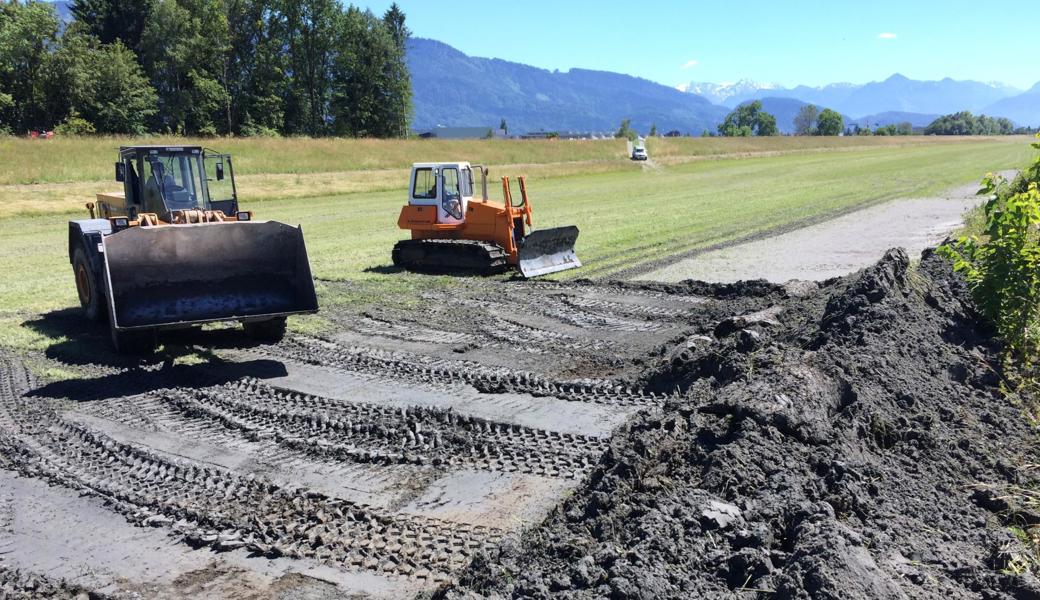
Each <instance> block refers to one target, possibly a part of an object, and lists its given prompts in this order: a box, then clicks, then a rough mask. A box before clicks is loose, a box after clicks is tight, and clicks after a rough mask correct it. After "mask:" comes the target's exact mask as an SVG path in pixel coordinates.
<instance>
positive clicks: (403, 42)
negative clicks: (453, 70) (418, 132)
mask: <svg viewBox="0 0 1040 600" xmlns="http://www.w3.org/2000/svg"><path fill="white" fill-rule="evenodd" d="M383 25H384V26H385V27H386V29H387V32H388V33H389V34H390V39H391V40H392V41H393V52H391V53H389V54H387V55H386V57H385V63H384V65H383V73H382V77H383V81H382V87H383V96H384V98H385V102H386V105H385V108H386V110H385V111H383V116H382V118H383V120H384V126H383V128H382V130H383V135H385V136H386V137H405V136H407V135H408V123H409V122H410V121H411V118H412V78H411V74H410V73H409V72H408V62H407V60H408V46H407V45H408V38H409V37H411V35H412V32H411V31H409V29H408V27H407V26H405V15H404V12H402V11H401V9H400V8H399V7H398V6H397V3H396V2H395V3H393V4H391V5H390V8H389V9H388V10H387V11H386V13H385V14H383Z"/></svg>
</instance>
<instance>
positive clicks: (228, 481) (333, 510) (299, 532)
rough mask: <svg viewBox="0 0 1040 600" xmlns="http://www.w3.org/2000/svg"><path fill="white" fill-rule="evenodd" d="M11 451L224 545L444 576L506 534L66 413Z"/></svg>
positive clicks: (118, 505) (126, 511)
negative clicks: (179, 456)
mask: <svg viewBox="0 0 1040 600" xmlns="http://www.w3.org/2000/svg"><path fill="white" fill-rule="evenodd" d="M8 451H9V452H10V453H11V454H12V455H13V458H12V460H13V462H14V463H15V464H16V465H17V466H18V468H19V470H20V471H22V472H23V473H24V474H26V475H30V476H36V477H42V478H44V479H46V480H49V481H51V482H53V483H56V484H59V485H62V486H65V487H68V488H71V489H77V490H81V491H84V492H87V493H89V494H92V495H95V496H98V497H101V498H104V499H106V500H107V501H108V502H109V503H111V506H112V508H114V509H115V510H116V511H118V512H120V513H122V514H123V515H124V516H125V517H126V518H127V519H128V520H130V521H132V522H136V523H139V524H142V525H148V526H166V527H169V528H170V529H171V530H172V531H173V532H174V533H176V534H178V535H180V536H182V537H183V538H184V540H185V541H187V542H188V543H190V544H192V545H196V546H212V547H213V548H215V549H217V550H230V549H234V548H242V547H244V548H246V549H247V550H250V551H252V552H255V553H257V554H261V555H265V556H288V557H292V558H313V559H316V560H319V561H322V562H326V563H329V564H333V565H336V566H341V567H355V568H362V569H368V570H374V571H378V572H383V573H387V574H398V575H408V576H414V577H419V578H430V579H435V580H438V579H444V578H446V577H447V575H448V574H449V573H451V572H452V571H453V570H455V569H457V568H459V567H461V566H462V565H464V564H466V562H468V560H469V558H470V557H471V555H472V554H473V553H474V552H475V551H477V550H480V549H482V548H485V547H488V546H490V545H493V544H495V543H497V542H498V541H499V540H500V539H501V537H502V535H503V534H502V532H501V531H499V530H496V529H491V528H487V527H481V526H475V525H464V524H455V523H447V522H442V521H438V520H435V519H428V518H423V517H417V516H405V515H398V514H393V513H390V512H388V511H383V510H379V509H375V508H372V507H368V506H364V505H360V504H355V503H351V502H347V501H344V500H341V499H337V498H332V497H329V496H326V495H324V494H320V493H316V492H313V491H308V490H306V489H288V488H282V487H279V486H277V485H274V484H272V483H270V482H268V481H266V480H264V479H259V478H252V477H238V476H234V475H231V474H229V473H227V472H224V471H222V470H220V469H214V468H210V467H200V466H198V465H196V464H191V463H187V462H183V463H182V462H180V461H176V462H175V461H172V460H169V459H167V458H165V457H163V456H160V455H158V454H155V453H152V452H150V451H148V450H145V449H141V448H136V447H134V446H131V445H129V444H123V443H120V442H116V441H115V440H113V439H111V438H108V437H107V436H104V435H100V434H98V433H96V432H94V431H91V430H90V429H88V428H86V427H83V426H81V425H77V424H70V423H66V422H63V421H61V420H58V421H56V422H54V423H53V425H52V427H51V428H50V430H49V432H48V435H46V436H37V437H34V438H32V439H31V440H26V441H24V442H22V443H18V442H16V443H14V444H13V447H11V448H9V449H8Z"/></svg>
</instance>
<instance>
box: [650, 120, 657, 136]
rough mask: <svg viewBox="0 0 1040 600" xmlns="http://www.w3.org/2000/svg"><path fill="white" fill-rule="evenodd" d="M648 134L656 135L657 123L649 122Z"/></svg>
mask: <svg viewBox="0 0 1040 600" xmlns="http://www.w3.org/2000/svg"><path fill="white" fill-rule="evenodd" d="M648 135H649V136H650V137H657V123H651V124H650V133H649V134H648Z"/></svg>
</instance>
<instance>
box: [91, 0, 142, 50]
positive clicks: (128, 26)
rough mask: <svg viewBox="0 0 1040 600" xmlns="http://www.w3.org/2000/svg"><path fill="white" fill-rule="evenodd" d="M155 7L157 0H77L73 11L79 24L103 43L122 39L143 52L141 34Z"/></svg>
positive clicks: (133, 48) (126, 44) (134, 48)
mask: <svg viewBox="0 0 1040 600" xmlns="http://www.w3.org/2000/svg"><path fill="white" fill-rule="evenodd" d="M154 4H155V2H154V0H73V2H72V6H71V9H72V14H73V16H74V17H76V22H78V23H80V24H82V25H84V26H86V28H87V31H88V32H89V33H91V34H93V35H94V36H95V37H96V38H98V39H99V40H101V43H102V44H111V43H112V42H115V41H116V40H120V41H122V42H123V44H124V45H125V46H127V47H129V48H131V49H132V50H134V51H135V52H140V50H141V35H142V34H143V33H144V28H145V24H146V23H147V21H148V15H149V14H151V11H152V7H153V6H154Z"/></svg>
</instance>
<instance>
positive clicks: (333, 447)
mask: <svg viewBox="0 0 1040 600" xmlns="http://www.w3.org/2000/svg"><path fill="white" fill-rule="evenodd" d="M160 397H161V398H162V400H163V401H164V402H166V403H168V404H169V405H171V406H173V407H175V408H176V409H178V410H180V411H182V412H183V413H185V414H186V415H188V416H190V417H194V418H201V419H204V420H211V421H215V422H218V423H220V424H221V425H222V426H223V427H224V428H226V429H228V430H233V431H237V432H239V433H240V434H241V435H243V436H246V437H248V438H250V439H253V440H257V439H271V440H274V441H275V442H277V443H278V444H280V445H283V446H285V447H287V448H290V449H292V450H296V451H302V452H305V453H307V454H311V455H315V456H320V457H324V458H328V459H335V460H349V461H354V462H361V463H373V462H374V463H388V464H398V463H403V464H414V465H433V466H466V467H471V468H477V469H485V470H491V471H504V472H519V473H528V474H534V475H542V476H547V477H565V478H577V477H580V476H582V475H584V474H585V473H586V472H587V470H588V469H589V468H591V467H592V466H593V465H594V464H595V462H596V461H597V460H598V458H599V456H600V455H601V454H602V453H603V452H604V451H605V450H606V441H605V440H603V439H602V438H597V437H592V436H584V435H573V434H567V433H559V432H555V431H547V430H542V429H535V428H531V427H524V426H520V425H513V424H507V423H500V422H494V421H489V420H487V419H482V418H479V417H470V416H466V415H460V414H459V413H456V412H454V411H452V410H445V409H438V408H429V407H408V408H403V409H401V408H391V407H386V406H378V405H372V404H364V403H353V402H343V401H339V400H333V399H329V398H324V397H321V396H315V395H310V394H302V393H299V392H295V391H287V390H282V389H279V388H275V387H272V386H268V385H266V384H264V383H261V382H259V381H257V380H244V381H239V382H236V383H231V384H228V385H226V386H222V387H218V388H209V389H201V390H168V391H164V392H162V393H161V394H160Z"/></svg>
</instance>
